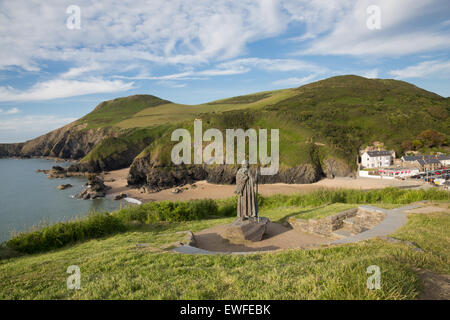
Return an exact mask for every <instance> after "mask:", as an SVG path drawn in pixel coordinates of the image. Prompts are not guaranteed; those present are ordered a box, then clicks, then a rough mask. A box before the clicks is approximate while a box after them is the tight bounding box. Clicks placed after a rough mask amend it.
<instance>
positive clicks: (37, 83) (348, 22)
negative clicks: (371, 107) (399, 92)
mask: <svg viewBox="0 0 450 320" xmlns="http://www.w3.org/2000/svg"><path fill="white" fill-rule="evenodd" d="M70 6H76V7H75V9H74V8H71V7H70ZM374 6H375V7H374ZM68 9H69V10H68ZM78 9H79V15H78V11H77V10H78ZM74 10H75V11H74ZM78 17H79V19H78ZM78 21H79V28H77V22H78ZM74 26H75V27H74ZM449 48H450V2H449V1H447V0H422V1H414V0H367V1H366V0H361V1H343V0H340V1H337V0H326V1H325V0H323V1H319V0H317V1H311V0H308V1H306V0H260V1H258V0H254V1H245V0H241V1H222V0H201V1H200V0H197V1H195V0H193V1H182V0H133V1H132V0H117V1H95V0H92V1H81V0H78V1H75V0H68V1H66V0H48V1H34V0H27V1H20V0H19V1H18V0H3V1H1V2H0V143H1V142H18V141H24V140H27V139H31V138H34V137H36V136H38V135H41V134H44V133H46V132H48V131H50V130H53V129H55V128H58V127H60V126H63V125H65V124H67V123H70V122H71V121H74V120H75V119H77V118H79V117H81V116H83V115H84V114H86V113H88V112H90V111H91V110H92V109H93V108H94V107H95V106H96V105H97V104H98V103H100V102H101V101H104V100H108V99H113V98H116V97H120V96H128V95H132V94H137V93H140V94H153V95H156V96H158V97H161V98H164V99H167V100H171V101H174V102H179V103H186V104H196V103H203V102H208V101H211V100H215V99H220V98H225V97H231V96H236V95H241V94H247V93H252V92H257V91H264V90H273V89H281V88H290V87H298V86H300V85H304V84H307V83H310V82H313V81H317V80H320V79H324V78H327V77H331V76H335V75H341V74H357V75H361V76H365V77H368V78H393V79H399V80H404V81H408V82H411V83H413V84H415V85H417V86H419V87H422V88H424V89H426V90H430V91H433V92H436V93H438V94H440V95H442V96H445V97H448V96H450V82H449V79H450V54H449Z"/></svg>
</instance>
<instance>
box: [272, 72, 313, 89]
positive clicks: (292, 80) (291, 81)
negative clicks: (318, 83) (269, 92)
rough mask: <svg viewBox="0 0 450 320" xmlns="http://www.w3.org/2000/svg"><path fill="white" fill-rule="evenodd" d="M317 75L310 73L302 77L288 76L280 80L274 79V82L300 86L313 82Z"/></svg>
mask: <svg viewBox="0 0 450 320" xmlns="http://www.w3.org/2000/svg"><path fill="white" fill-rule="evenodd" d="M316 77H317V75H315V74H312V75H309V76H306V77H302V78H297V77H291V78H287V79H280V80H277V81H274V82H273V84H275V85H277V86H286V87H288V86H292V87H298V86H301V85H304V84H307V83H310V82H312V81H313V80H314V79H315V78H316Z"/></svg>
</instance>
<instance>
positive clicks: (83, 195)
mask: <svg viewBox="0 0 450 320" xmlns="http://www.w3.org/2000/svg"><path fill="white" fill-rule="evenodd" d="M87 187H88V188H87V189H85V190H83V191H81V192H80V193H79V194H77V195H75V198H78V199H83V200H88V199H96V198H103V197H104V196H105V195H106V191H107V190H109V189H111V187H108V186H106V185H105V183H104V182H103V180H102V179H101V178H100V177H98V176H96V175H89V177H88V186H87Z"/></svg>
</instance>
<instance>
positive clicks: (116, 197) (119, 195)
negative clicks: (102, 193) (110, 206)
mask: <svg viewBox="0 0 450 320" xmlns="http://www.w3.org/2000/svg"><path fill="white" fill-rule="evenodd" d="M126 197H127V194H126V193H120V194H116V195H115V196H114V200H122V199H124V198H126Z"/></svg>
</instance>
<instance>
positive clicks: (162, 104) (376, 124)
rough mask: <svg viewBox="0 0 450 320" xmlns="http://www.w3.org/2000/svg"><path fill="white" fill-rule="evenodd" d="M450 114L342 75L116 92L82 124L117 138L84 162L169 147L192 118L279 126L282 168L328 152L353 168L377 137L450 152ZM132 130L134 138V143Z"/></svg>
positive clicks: (415, 94)
mask: <svg viewBox="0 0 450 320" xmlns="http://www.w3.org/2000/svg"><path fill="white" fill-rule="evenodd" d="M449 113H450V100H449V99H448V98H443V97H440V96H439V95H437V94H434V93H431V92H428V91H425V90H423V89H420V88H418V87H416V86H414V85H411V84H409V83H407V82H403V81H397V80H389V79H366V78H363V77H359V76H338V77H333V78H329V79H325V80H321V81H317V82H314V83H311V84H308V85H305V86H302V87H299V88H294V89H285V90H277V91H267V92H261V93H255V94H251V95H245V96H238V97H234V98H229V99H223V100H218V101H213V102H210V103H206V104H201V105H183V104H176V103H171V102H169V101H166V100H162V99H159V98H156V97H154V96H146V95H137V96H131V97H126V98H119V99H115V100H111V101H106V102H103V103H102V104H100V105H99V106H98V107H97V108H96V109H95V110H94V111H93V112H91V113H90V114H88V115H86V116H85V117H83V118H82V119H80V120H79V121H78V122H77V124H81V125H82V126H81V127H82V128H83V130H86V129H89V128H106V127H107V128H110V129H112V130H113V131H115V132H116V137H115V138H114V139H106V140H105V141H104V142H103V143H101V144H100V145H98V146H97V147H96V148H95V149H94V150H92V152H91V153H90V154H88V155H87V156H86V157H85V158H84V159H83V161H84V162H88V161H103V160H104V159H105V157H106V158H114V157H115V154H116V153H121V152H123V150H124V148H130V146H131V144H133V145H134V146H135V147H134V148H130V150H131V151H130V154H131V155H130V157H131V156H132V157H134V156H136V155H137V154H139V153H141V152H142V151H143V150H144V149H145V147H146V146H147V150H146V151H144V152H143V153H141V156H143V155H148V154H150V153H155V152H154V151H155V150H158V152H157V153H158V154H162V155H167V154H170V150H171V148H172V146H173V145H174V143H172V142H171V141H170V132H171V131H172V130H173V129H174V128H179V127H184V128H188V129H190V130H192V124H193V120H194V119H195V118H201V119H202V120H203V126H204V130H206V129H207V128H210V127H214V128H220V129H222V130H225V129H226V128H244V129H246V128H255V129H258V128H268V129H270V128H279V129H280V160H281V166H282V167H283V166H284V167H293V166H296V165H302V164H308V163H310V164H313V165H315V166H317V165H318V164H317V162H322V164H323V162H324V161H325V160H326V159H330V158H332V159H342V160H343V161H345V162H346V163H347V164H348V165H350V166H352V167H355V163H356V156H357V151H358V150H359V148H360V147H361V146H364V145H367V144H370V143H371V142H373V141H382V142H384V143H385V145H386V147H387V148H391V149H394V150H396V151H397V153H398V154H402V152H404V151H406V150H410V149H411V148H416V149H418V150H420V151H426V152H431V151H437V150H440V151H446V150H447V149H448V141H449V135H450V121H448V117H449ZM148 128H151V130H146V129H148ZM144 129H145V130H144ZM426 130H432V133H433V134H432V136H433V137H434V136H436V135H437V137H438V139H437V140H436V141H434V140H432V141H431V142H429V141H425V140H426V139H425V138H424V135H421V133H422V132H424V131H426ZM130 132H131V133H130ZM130 135H131V136H133V137H137V139H136V138H133V139H131V140H132V142H130V139H129V138H128V137H129V136H130ZM424 139H425V140H424ZM149 141H150V142H151V146H149ZM166 158H168V157H166ZM129 164H130V163H128V162H127V163H124V164H121V165H122V166H125V165H129Z"/></svg>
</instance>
